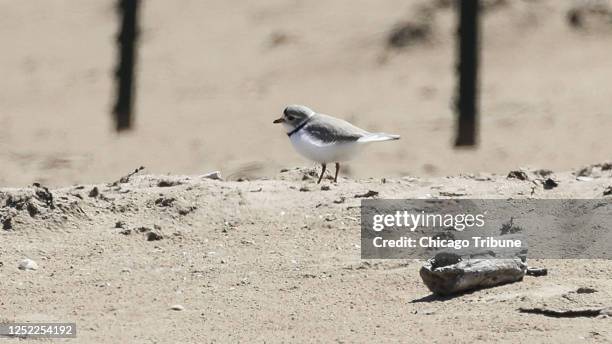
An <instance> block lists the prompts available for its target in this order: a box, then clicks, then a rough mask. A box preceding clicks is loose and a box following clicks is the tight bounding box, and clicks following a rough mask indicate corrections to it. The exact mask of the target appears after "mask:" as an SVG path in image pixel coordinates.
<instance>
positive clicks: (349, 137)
mask: <svg viewBox="0 0 612 344" xmlns="http://www.w3.org/2000/svg"><path fill="white" fill-rule="evenodd" d="M303 129H306V130H307V131H308V134H309V135H310V136H312V137H313V138H314V139H316V140H318V141H321V142H324V143H332V142H355V141H357V140H359V139H360V138H361V137H363V136H364V135H366V134H368V132H367V131H365V130H363V129H361V128H358V127H356V126H354V125H352V124H350V123H349V122H347V121H343V120H341V119H338V118H334V117H331V116H327V115H322V114H316V115H314V117H313V118H312V119H311V120H310V121H309V122H308V123H307V124H306V126H304V128H303Z"/></svg>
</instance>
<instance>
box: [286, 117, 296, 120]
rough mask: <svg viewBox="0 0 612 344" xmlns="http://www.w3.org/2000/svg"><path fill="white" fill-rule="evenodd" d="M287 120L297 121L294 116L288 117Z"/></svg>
mask: <svg viewBox="0 0 612 344" xmlns="http://www.w3.org/2000/svg"><path fill="white" fill-rule="evenodd" d="M287 119H288V120H290V121H293V120H294V119H295V117H293V116H287Z"/></svg>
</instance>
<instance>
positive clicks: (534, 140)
mask: <svg viewBox="0 0 612 344" xmlns="http://www.w3.org/2000/svg"><path fill="white" fill-rule="evenodd" d="M444 2H445V1H442V0H440V1H416V0H413V1H406V0H386V1H354V0H334V1H305V0H266V1H257V2H252V1H231V2H228V1H223V0H208V1H200V0H184V1H181V2H180V6H179V5H177V4H176V3H174V2H169V1H163V0H147V1H144V5H143V12H142V35H141V38H142V41H141V42H142V45H141V47H140V50H139V66H138V68H139V75H138V80H137V85H138V95H137V102H136V109H137V115H136V117H137V119H136V130H135V131H134V132H132V133H129V134H125V135H121V136H117V135H116V134H115V133H114V132H113V131H112V129H111V128H112V123H111V120H110V110H111V108H112V105H113V97H114V92H113V84H112V78H113V71H114V66H115V50H114V49H115V47H114V36H115V33H116V31H117V22H116V20H115V12H114V8H113V4H114V1H110V0H103V1H102V0H96V1H69V0H61V1H60V0H58V1H53V2H44V4H42V3H41V2H39V1H38V2H37V1H34V2H16V1H11V0H0V41H2V42H3V43H2V51H3V52H4V53H3V54H0V68H1V70H2V78H0V104H1V106H0V166H2V168H0V185H9V186H16V185H22V186H24V185H29V184H31V183H32V182H34V181H39V182H43V183H45V184H47V185H56V186H62V185H68V184H72V183H96V182H97V183H101V182H105V181H107V180H110V179H112V178H114V177H115V176H116V175H117V174H118V173H120V171H127V170H129V169H131V168H133V167H134V166H135V165H145V166H147V167H148V168H149V170H150V171H152V172H154V173H161V174H163V173H167V172H171V173H173V174H201V173H203V172H204V171H210V170H222V171H223V172H224V174H225V175H226V176H231V177H232V178H233V179H237V178H239V177H241V176H270V175H272V174H273V173H275V172H276V171H278V170H279V169H280V168H282V167H291V166H298V165H304V164H306V162H305V161H304V160H303V159H302V158H300V157H299V156H298V155H297V154H296V153H295V152H294V151H293V149H292V148H291V147H290V145H289V142H288V141H287V138H286V136H285V135H284V134H283V132H282V130H281V129H280V128H278V127H275V126H273V125H272V124H271V121H272V119H274V118H276V117H278V115H279V114H280V113H281V111H282V109H283V107H284V106H285V105H286V104H289V103H303V104H307V105H309V106H311V107H312V108H314V109H315V110H318V111H320V112H323V113H328V114H331V115H336V116H338V117H342V118H345V119H348V120H350V121H352V122H354V123H355V124H357V125H359V126H363V127H364V128H367V129H370V130H376V131H387V132H392V133H396V134H400V135H402V140H401V141H400V142H397V143H388V144H387V143H385V144H379V145H373V146H372V147H371V149H370V150H369V151H368V152H366V153H365V154H364V155H363V156H361V157H360V159H358V160H356V161H355V162H354V163H352V164H351V166H350V172H352V174H351V175H353V176H354V177H358V178H366V177H381V176H387V177H391V176H398V177H399V176H405V175H433V176H443V175H454V174H459V173H468V172H478V171H488V172H498V173H499V172H505V171H507V170H509V169H514V168H517V167H519V166H538V167H547V168H552V169H556V170H568V169H571V168H575V167H576V166H579V165H581V164H587V163H590V162H592V161H602V160H608V159H609V158H610V150H609V139H608V138H609V135H610V128H612V116H611V114H610V111H611V110H610V104H609V100H610V99H611V98H612V87H610V86H609V81H610V80H611V79H612V68H611V67H612V63H611V62H610V55H611V54H612V47H611V46H610V44H607V43H606V42H609V40H610V33H611V32H612V29H611V27H610V24H609V22H607V21H606V18H605V16H604V17H602V18H600V20H599V21H600V22H603V24H602V23H600V25H597V23H595V25H590V24H589V26H588V27H586V28H585V29H581V30H575V29H572V28H571V27H570V26H569V25H568V24H567V20H566V15H567V12H568V10H569V9H570V8H571V7H572V6H573V5H574V4H575V3H577V2H575V1H568V0H566V1H557V0H555V1H552V0H537V1H522V0H516V1H489V2H490V3H501V5H497V6H493V7H491V8H490V9H489V10H487V11H486V13H485V15H484V19H483V27H484V34H483V56H482V58H483V71H482V87H481V88H482V100H481V108H482V121H481V137H480V142H481V146H480V147H479V148H478V149H476V150H468V151H455V150H453V149H452V146H451V144H452V141H453V124H454V121H453V113H452V110H451V104H452V99H453V92H454V77H453V70H454V63H455V62H454V57H453V56H454V40H453V34H454V31H455V22H454V18H455V17H454V13H453V11H452V9H450V8H448V7H445V6H443V5H439V4H443V3H444ZM446 2H447V1H446ZM578 3H583V4H588V3H595V2H594V1H590V2H584V1H583V2H578ZM426 4H428V5H427V6H428V7H430V8H431V13H432V16H431V17H429V19H427V18H426V17H424V16H423V14H422V13H423V12H422V10H421V8H422V7H423V6H425V5H426ZM595 19H597V18H595ZM405 21H411V22H420V21H426V23H427V25H428V27H429V28H430V30H431V37H429V39H428V40H427V41H426V42H417V43H416V44H414V45H412V46H409V47H407V48H405V49H402V50H390V49H389V48H388V47H387V40H388V36H389V33H390V32H391V31H392V30H393V28H394V27H396V25H398V23H402V22H405ZM595 21H596V22H597V20H595ZM346 171H347V172H348V171H349V169H347V170H346Z"/></svg>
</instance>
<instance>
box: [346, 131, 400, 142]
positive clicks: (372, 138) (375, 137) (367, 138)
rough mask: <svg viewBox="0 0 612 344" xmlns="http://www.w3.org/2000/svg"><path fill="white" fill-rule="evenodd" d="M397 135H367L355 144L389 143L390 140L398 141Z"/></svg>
mask: <svg viewBox="0 0 612 344" xmlns="http://www.w3.org/2000/svg"><path fill="white" fill-rule="evenodd" d="M399 138H400V136H399V135H392V134H385V133H368V134H366V135H364V136H363V137H362V138H360V139H359V140H357V142H363V143H366V142H379V141H391V140H399Z"/></svg>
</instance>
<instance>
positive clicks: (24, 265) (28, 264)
mask: <svg viewBox="0 0 612 344" xmlns="http://www.w3.org/2000/svg"><path fill="white" fill-rule="evenodd" d="M37 269H38V264H36V262H35V261H33V260H32V259H27V258H26V259H24V260H22V261H21V262H20V263H19V270H37Z"/></svg>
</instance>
